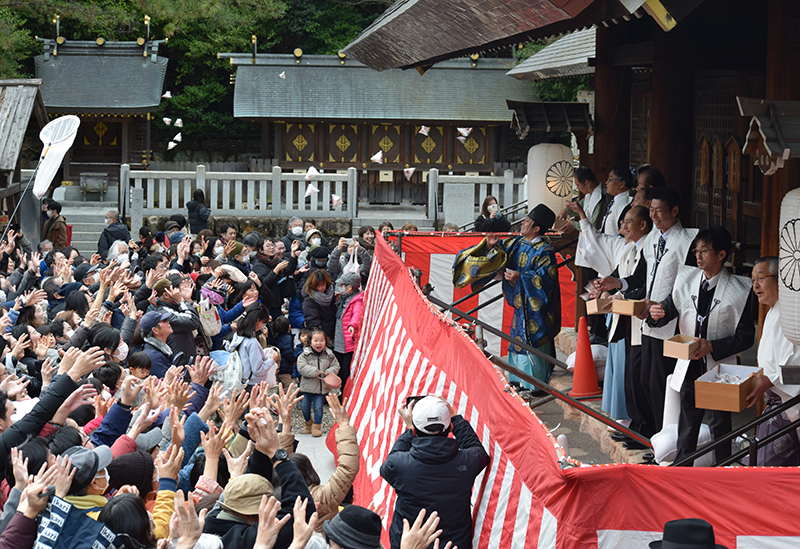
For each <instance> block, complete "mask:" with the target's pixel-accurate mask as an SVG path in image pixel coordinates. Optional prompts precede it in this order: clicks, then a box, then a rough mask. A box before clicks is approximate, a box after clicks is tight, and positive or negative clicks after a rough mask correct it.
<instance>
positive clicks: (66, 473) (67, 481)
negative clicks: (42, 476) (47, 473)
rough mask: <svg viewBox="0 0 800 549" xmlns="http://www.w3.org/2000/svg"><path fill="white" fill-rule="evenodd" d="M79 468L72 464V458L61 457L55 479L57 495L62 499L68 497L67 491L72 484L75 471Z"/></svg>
mask: <svg viewBox="0 0 800 549" xmlns="http://www.w3.org/2000/svg"><path fill="white" fill-rule="evenodd" d="M77 470H78V469H77V468H74V467H73V466H72V458H70V457H62V458H60V459H59V461H58V467H57V468H56V471H57V474H56V480H55V488H56V496H58V497H60V498H62V499H63V498H65V497H67V493H68V492H69V489H70V487H71V486H72V479H73V478H75V471H77Z"/></svg>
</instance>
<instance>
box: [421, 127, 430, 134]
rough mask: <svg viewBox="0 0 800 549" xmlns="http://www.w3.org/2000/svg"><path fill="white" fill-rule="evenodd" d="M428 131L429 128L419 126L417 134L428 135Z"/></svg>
mask: <svg viewBox="0 0 800 549" xmlns="http://www.w3.org/2000/svg"><path fill="white" fill-rule="evenodd" d="M430 131H431V128H430V126H420V128H419V133H421V134H422V135H428V134H429V133H430Z"/></svg>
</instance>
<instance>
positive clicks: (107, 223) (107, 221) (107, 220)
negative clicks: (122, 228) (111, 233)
mask: <svg viewBox="0 0 800 549" xmlns="http://www.w3.org/2000/svg"><path fill="white" fill-rule="evenodd" d="M106 226H108V218H106Z"/></svg>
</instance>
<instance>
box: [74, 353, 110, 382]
mask: <svg viewBox="0 0 800 549" xmlns="http://www.w3.org/2000/svg"><path fill="white" fill-rule="evenodd" d="M104 362H105V358H104V355H103V350H102V349H100V347H91V348H89V349H88V350H87V351H86V352H84V353H81V355H80V356H79V357H78V359H77V360H76V361H75V364H74V365H73V366H72V368H70V369H69V372H67V375H69V377H71V378H72V379H73V380H74V381H75V382H76V383H77V382H78V380H79V379H81V378H82V377H83V376H85V375H86V374H88V373H89V372H91V371H92V370H94V369H95V368H98V367H100V366H102V364H103V363H104Z"/></svg>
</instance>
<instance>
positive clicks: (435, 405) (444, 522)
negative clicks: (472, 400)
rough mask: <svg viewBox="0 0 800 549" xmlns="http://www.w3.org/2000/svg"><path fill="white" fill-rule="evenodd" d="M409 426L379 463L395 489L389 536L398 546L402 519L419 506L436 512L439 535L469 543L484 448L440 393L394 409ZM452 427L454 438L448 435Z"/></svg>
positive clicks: (465, 548)
mask: <svg viewBox="0 0 800 549" xmlns="http://www.w3.org/2000/svg"><path fill="white" fill-rule="evenodd" d="M397 411H398V412H399V413H400V417H402V418H403V421H404V422H405V423H406V425H407V426H408V430H406V431H405V432H404V433H403V434H402V435H400V438H398V439H397V442H395V443H394V446H393V447H392V451H391V452H390V453H389V456H388V457H387V458H386V461H385V462H383V465H381V476H382V477H383V478H384V479H385V480H386V482H388V483H389V484H390V485H391V486H392V487H393V488H394V489H395V492H397V502H396V503H395V508H394V516H393V517H392V526H391V528H390V529H389V538H390V539H391V542H392V549H399V548H400V538H401V536H402V534H403V519H407V520H408V522H409V523H410V524H411V523H413V522H414V520H415V519H416V517H417V515H418V514H419V512H420V510H421V509H426V510H427V512H428V513H431V512H433V511H436V512H438V513H439V518H440V519H441V521H440V522H439V528H441V529H442V535H441V540H442V541H443V542H448V541H452V542H453V545H457V546H458V547H460V548H461V549H469V548H470V547H472V513H471V512H470V497H471V494H472V485H473V483H474V482H475V477H477V476H478V474H480V472H481V471H482V470H483V469H484V468H485V467H486V466H487V465H489V454H487V453H486V450H484V448H483V446H482V445H481V441H480V439H478V435H476V434H475V431H474V430H473V429H472V426H471V425H470V424H469V422H467V420H465V419H464V418H463V417H461V416H460V415H458V414H456V411H455V410H453V407H452V406H450V404H449V403H448V402H447V401H446V400H444V399H443V398H441V397H438V396H426V397H425V398H423V399H421V400H419V401H418V402H417V403H416V404H414V405H413V407H412V408H408V407H406V405H405V403H401V404H400V406H399V407H398V410H397ZM451 430H452V432H453V435H454V436H455V438H449V437H448V436H447V435H448V433H450V431H451Z"/></svg>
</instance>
